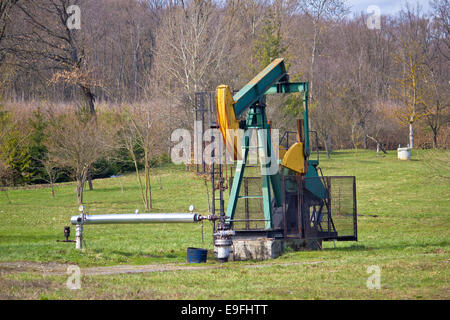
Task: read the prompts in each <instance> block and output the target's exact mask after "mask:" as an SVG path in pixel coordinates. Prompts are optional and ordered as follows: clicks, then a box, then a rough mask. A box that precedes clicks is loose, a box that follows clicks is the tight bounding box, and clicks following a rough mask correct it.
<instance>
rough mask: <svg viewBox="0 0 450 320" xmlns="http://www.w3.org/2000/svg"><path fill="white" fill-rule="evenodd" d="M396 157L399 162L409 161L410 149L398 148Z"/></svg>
mask: <svg viewBox="0 0 450 320" xmlns="http://www.w3.org/2000/svg"><path fill="white" fill-rule="evenodd" d="M397 156H398V158H399V159H400V160H410V159H411V148H408V147H407V148H398V149H397Z"/></svg>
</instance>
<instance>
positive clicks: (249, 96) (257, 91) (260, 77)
mask: <svg viewBox="0 0 450 320" xmlns="http://www.w3.org/2000/svg"><path fill="white" fill-rule="evenodd" d="M285 75H286V68H285V66H284V59H282V58H279V59H275V60H274V61H272V62H271V63H270V64H269V65H268V66H267V67H266V68H265V69H264V70H263V71H261V72H260V73H258V74H257V75H256V77H254V78H253V79H252V80H250V81H249V82H248V83H247V84H246V85H245V86H244V87H243V88H242V89H241V90H239V91H238V92H237V93H236V94H235V95H234V96H233V100H234V101H236V103H235V105H234V113H235V115H236V118H239V117H240V116H241V115H242V113H244V112H245V110H247V109H248V108H249V107H250V106H252V105H253V104H255V103H256V102H258V101H259V99H260V98H261V97H263V96H264V94H265V92H266V91H267V89H269V88H270V87H271V86H272V85H273V84H274V83H276V82H277V81H278V80H280V79H281V78H283V77H284V76H285Z"/></svg>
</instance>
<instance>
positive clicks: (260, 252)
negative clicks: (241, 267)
mask: <svg viewBox="0 0 450 320" xmlns="http://www.w3.org/2000/svg"><path fill="white" fill-rule="evenodd" d="M321 246H322V241H320V240H304V239H273V238H257V239H233V245H232V249H231V253H230V257H229V261H245V260H267V259H275V258H278V257H279V256H280V255H281V254H282V253H283V251H284V250H285V249H287V248H289V249H291V250H294V251H301V250H318V249H320V248H321Z"/></svg>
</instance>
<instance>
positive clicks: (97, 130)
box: [46, 114, 115, 204]
mask: <svg viewBox="0 0 450 320" xmlns="http://www.w3.org/2000/svg"><path fill="white" fill-rule="evenodd" d="M47 129H48V140H47V142H46V147H47V149H48V153H49V156H50V158H51V159H53V160H52V161H54V162H55V163H57V164H58V165H59V166H61V167H64V168H68V169H69V170H70V172H71V174H72V175H73V177H74V178H75V180H76V182H77V188H76V189H77V200H78V203H80V204H81V203H83V191H84V185H85V183H86V181H87V178H88V173H89V170H90V168H91V167H92V164H93V163H94V162H96V161H97V160H98V159H100V158H101V157H103V156H104V155H105V154H106V153H107V152H108V151H110V150H112V149H113V148H114V146H115V145H114V132H111V131H110V130H107V125H106V124H105V123H104V122H103V121H102V120H101V119H97V118H93V117H88V118H87V119H86V118H83V117H82V116H80V115H79V114H77V115H71V114H64V115H58V116H55V117H53V119H51V121H50V124H49V126H48V128H47Z"/></svg>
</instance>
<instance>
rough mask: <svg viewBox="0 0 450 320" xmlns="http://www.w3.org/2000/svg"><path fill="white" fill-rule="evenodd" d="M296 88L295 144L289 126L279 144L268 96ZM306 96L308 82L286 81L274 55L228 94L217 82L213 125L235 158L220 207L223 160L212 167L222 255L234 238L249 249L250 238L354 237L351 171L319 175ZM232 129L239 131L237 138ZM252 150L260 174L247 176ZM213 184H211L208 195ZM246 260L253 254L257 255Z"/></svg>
mask: <svg viewBox="0 0 450 320" xmlns="http://www.w3.org/2000/svg"><path fill="white" fill-rule="evenodd" d="M296 92H299V93H301V96H302V98H301V101H299V105H303V119H299V120H297V132H296V133H295V135H296V139H295V143H294V144H292V145H290V144H289V141H288V140H289V139H288V138H289V133H292V132H286V133H285V134H284V135H283V137H282V139H280V143H277V144H276V145H277V146H279V149H278V150H277V149H276V148H275V147H274V140H273V139H274V138H273V137H271V130H272V128H271V123H270V121H268V119H267V113H266V108H267V106H266V96H267V95H271V94H289V93H296ZM308 94H309V91H308V82H290V81H289V75H288V73H287V72H286V67H285V64H284V59H282V58H278V59H275V60H273V61H272V62H271V63H270V64H269V65H268V66H267V67H266V68H265V69H264V70H262V71H261V72H260V73H259V74H258V75H256V76H255V77H254V78H253V79H252V80H250V81H249V82H248V83H247V84H246V85H245V86H244V87H243V88H242V89H241V90H239V91H238V92H237V93H235V94H234V95H232V92H231V90H230V88H229V87H228V86H227V85H220V86H218V87H217V89H216V108H217V109H216V117H217V121H216V125H215V127H216V128H218V129H219V130H220V132H221V135H222V138H223V143H224V146H225V149H226V152H227V153H228V154H229V155H231V157H232V158H233V160H234V161H235V167H234V168H235V170H234V171H235V172H234V177H233V178H231V179H230V183H229V185H230V186H231V188H230V189H229V200H228V205H227V208H226V210H225V208H224V205H223V190H224V189H225V188H224V186H223V184H224V183H225V181H224V178H223V175H222V172H223V170H222V167H223V166H220V168H219V173H218V174H217V172H216V171H215V166H214V164H213V165H212V179H213V181H214V179H215V180H219V185H220V186H219V188H218V189H219V192H220V199H221V205H220V218H219V223H218V225H217V228H216V229H215V233H214V244H215V252H216V255H217V257H218V259H219V260H220V261H227V260H228V257H229V255H230V251H233V249H232V246H233V243H236V242H237V241H243V243H244V247H246V248H244V249H245V250H244V251H246V252H249V251H251V249H250V246H249V243H250V241H252V240H255V239H271V240H274V239H275V240H276V239H282V243H283V244H286V243H287V241H286V240H287V239H297V240H300V242H302V243H303V244H305V245H307V246H310V245H311V243H314V244H316V245H318V246H319V247H321V243H322V241H327V240H340V241H351V240H354V241H356V240H357V227H356V192H355V177H326V176H323V175H322V172H321V169H320V168H319V158H318V156H317V159H312V157H311V146H310V133H311V134H314V132H313V131H310V130H309V119H308ZM236 130H242V131H243V133H244V134H243V135H241V137H240V138H236V134H235V132H236ZM252 134H257V138H258V139H257V140H258V142H257V145H256V146H252V145H251V143H250V141H251V137H252ZM291 141H292V139H291ZM277 142H278V141H277ZM316 142H317V138H316ZM252 148H256V149H257V150H258V152H259V168H257V169H258V170H256V171H257V172H258V173H259V176H258V175H257V176H252V177H250V176H246V168H247V167H249V163H248V162H249V161H248V160H249V153H250V152H251V150H252ZM316 150H318V148H317V147H316ZM317 155H318V153H317ZM279 163H281V165H280V166H278V164H279ZM274 168H275V169H274ZM252 169H254V168H252ZM252 171H253V172H254V171H255V170H252ZM249 185H252V186H251V187H250V188H249ZM214 190H215V188H214V186H213V201H215V200H216V196H215V191H214ZM249 190H251V191H252V192H254V193H253V194H250V193H251V192H250V191H249ZM250 202H253V205H251V204H250ZM240 203H241V205H240ZM213 215H215V212H213ZM261 222H262V223H263V226H261ZM258 223H259V225H258ZM241 247H242V246H241ZM237 250H238V249H237V246H234V251H235V252H234V258H235V259H239V258H238V257H237V256H238V255H239V254H238V253H237V252H236V251H237ZM271 255H272V256H273V254H271ZM247 258H256V259H258V257H257V256H255V255H250V256H247ZM241 259H245V257H241Z"/></svg>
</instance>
